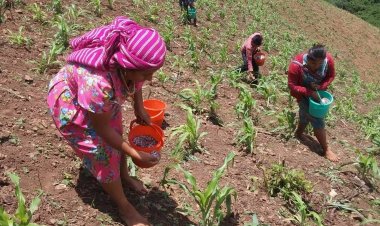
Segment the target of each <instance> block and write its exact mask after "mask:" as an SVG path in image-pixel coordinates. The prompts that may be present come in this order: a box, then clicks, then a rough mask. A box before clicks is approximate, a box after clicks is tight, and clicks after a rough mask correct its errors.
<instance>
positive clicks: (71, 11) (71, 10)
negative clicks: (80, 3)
mask: <svg viewBox="0 0 380 226" xmlns="http://www.w3.org/2000/svg"><path fill="white" fill-rule="evenodd" d="M83 13H84V12H83V10H82V9H81V8H80V7H77V6H76V5H75V4H71V5H70V6H68V7H67V8H66V13H65V17H66V18H68V19H69V20H70V21H76V20H77V19H78V17H80V16H82V15H83Z"/></svg>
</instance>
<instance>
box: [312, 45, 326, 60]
mask: <svg viewBox="0 0 380 226" xmlns="http://www.w3.org/2000/svg"><path fill="white" fill-rule="evenodd" d="M326 52H327V51H326V48H325V46H324V45H322V44H314V45H313V47H311V48H310V49H309V51H307V59H310V60H316V59H325V58H326Z"/></svg>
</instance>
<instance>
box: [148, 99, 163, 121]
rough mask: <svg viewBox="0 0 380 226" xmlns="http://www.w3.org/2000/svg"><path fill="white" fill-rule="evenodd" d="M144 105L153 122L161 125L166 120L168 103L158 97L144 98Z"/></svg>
mask: <svg viewBox="0 0 380 226" xmlns="http://www.w3.org/2000/svg"><path fill="white" fill-rule="evenodd" d="M143 105H144V108H145V110H146V112H147V113H148V114H149V116H150V119H151V120H152V122H153V123H154V124H156V125H158V126H160V127H161V125H162V122H163V121H164V115H165V109H166V103H165V102H163V101H160V100H157V99H147V100H144V102H143Z"/></svg>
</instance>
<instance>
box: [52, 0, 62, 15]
mask: <svg viewBox="0 0 380 226" xmlns="http://www.w3.org/2000/svg"><path fill="white" fill-rule="evenodd" d="M50 5H51V9H52V10H53V12H54V13H55V14H61V13H62V12H63V10H62V2H61V0H52V1H51V4H50Z"/></svg>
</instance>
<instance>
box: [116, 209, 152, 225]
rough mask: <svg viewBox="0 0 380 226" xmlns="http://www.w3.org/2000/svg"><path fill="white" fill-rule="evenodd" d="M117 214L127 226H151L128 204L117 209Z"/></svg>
mask: <svg viewBox="0 0 380 226" xmlns="http://www.w3.org/2000/svg"><path fill="white" fill-rule="evenodd" d="M119 214H120V217H121V219H123V221H124V222H125V223H127V225H128V226H151V224H149V222H148V220H147V219H146V218H145V217H143V216H141V215H140V214H139V213H138V212H137V210H136V209H135V208H134V207H133V206H132V205H130V204H129V205H127V206H125V207H119Z"/></svg>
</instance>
